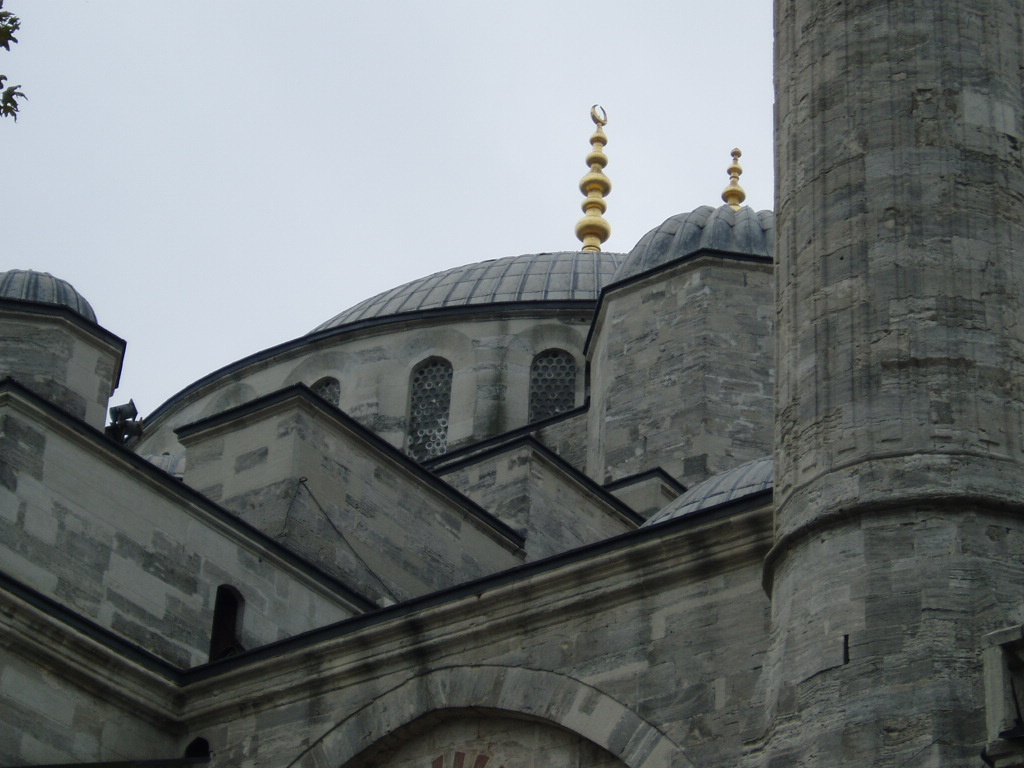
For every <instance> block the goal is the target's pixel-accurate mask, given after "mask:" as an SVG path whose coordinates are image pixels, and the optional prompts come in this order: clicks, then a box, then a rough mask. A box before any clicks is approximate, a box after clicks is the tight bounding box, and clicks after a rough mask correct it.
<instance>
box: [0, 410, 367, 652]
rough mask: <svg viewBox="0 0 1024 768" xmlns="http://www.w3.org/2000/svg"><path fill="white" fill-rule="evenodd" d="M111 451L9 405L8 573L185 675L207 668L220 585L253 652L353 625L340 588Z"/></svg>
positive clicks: (2, 492)
mask: <svg viewBox="0 0 1024 768" xmlns="http://www.w3.org/2000/svg"><path fill="white" fill-rule="evenodd" d="M105 443H106V440H105V438H103V437H101V436H99V435H92V434H88V433H84V432H77V431H74V430H69V429H67V428H66V427H63V426H61V424H60V422H59V421H54V420H51V419H50V418H49V417H48V416H47V414H46V412H45V410H38V409H36V408H34V407H32V405H31V404H30V403H28V402H27V401H24V400H21V399H19V398H17V397H16V395H14V394H13V393H6V394H0V446H2V449H0V561H2V562H3V564H4V571H5V573H7V574H8V575H10V576H11V577H13V578H14V579H16V580H18V581H20V582H22V583H23V584H25V585H26V586H29V587H31V588H32V589H34V590H36V591H38V592H40V593H42V594H44V595H46V596H48V597H50V598H52V599H54V600H56V601H57V602H59V603H61V604H63V605H65V606H67V607H68V608H70V609H72V610H75V611H78V612H79V613H81V615H82V616H84V617H86V618H87V619H90V620H91V621H94V622H96V623H98V624H100V625H101V626H104V627H107V628H108V629H111V630H113V631H114V632H116V633H117V634H119V635H121V636H122V637H124V638H125V639H127V640H129V641H131V642H133V643H136V644H138V645H139V646H141V647H142V648H144V649H146V650H147V651H149V652H151V653H153V654H155V655H157V656H159V657H161V658H163V659H166V660H167V661H169V662H171V663H172V664H175V665H177V666H180V667H190V666H193V665H195V664H200V663H203V662H205V661H206V660H207V655H208V651H209V642H210V636H209V632H210V627H211V621H212V616H213V607H214V598H215V594H216V590H217V587H218V586H219V585H221V584H225V583H226V584H231V585H233V586H235V587H236V588H237V589H238V590H239V591H240V592H241V593H242V596H243V597H244V599H245V608H244V618H243V623H242V627H241V641H242V644H243V645H244V646H245V647H254V646H258V645H262V644H264V643H268V642H271V641H273V640H277V639H280V638H282V637H287V636H290V635H293V634H297V633H299V632H303V631H305V630H308V629H312V628H313V627H318V626H322V625H324V624H327V623H330V622H332V621H337V620H338V619H341V618H344V617H346V616H351V615H352V614H353V612H354V610H353V608H352V607H351V606H350V605H349V604H347V602H346V600H345V599H344V598H342V597H341V596H338V595H335V594H333V592H332V590H333V589H334V588H333V587H331V586H328V584H326V583H317V581H316V577H315V576H307V575H304V574H303V573H301V572H299V571H297V570H295V569H294V567H290V566H287V565H286V564H285V563H283V562H281V561H280V560H279V559H278V558H276V557H275V556H273V555H271V554H270V553H268V552H265V551H264V550H263V548H262V547H261V545H260V544H259V543H258V542H257V541H254V540H252V539H250V538H247V536H246V535H245V534H244V533H241V532H238V531H232V529H231V527H230V526H226V525H224V524H221V523H218V522H217V519H216V518H215V517H212V516H211V515H210V513H208V512H204V511H203V509H202V508H201V507H197V506H195V505H194V504H190V503H189V502H187V501H185V500H184V499H183V498H182V497H181V496H179V495H175V490H176V488H177V487H178V481H176V480H174V479H173V478H170V477H166V478H151V477H150V476H149V475H148V474H147V473H145V472H139V471H138V470H136V469H135V468H133V467H132V466H131V464H130V462H129V461H128V460H127V459H126V457H123V456H120V455H118V454H117V453H114V452H112V451H111V449H110V448H109V447H105ZM156 474H158V473H157V472H156V470H153V475H156ZM311 572H312V569H311Z"/></svg>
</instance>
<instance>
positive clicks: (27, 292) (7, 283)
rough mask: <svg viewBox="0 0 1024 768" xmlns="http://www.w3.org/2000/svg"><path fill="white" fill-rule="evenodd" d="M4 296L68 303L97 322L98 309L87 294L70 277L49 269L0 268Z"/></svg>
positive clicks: (0, 289) (68, 306) (87, 318)
mask: <svg viewBox="0 0 1024 768" xmlns="http://www.w3.org/2000/svg"><path fill="white" fill-rule="evenodd" d="M0 299H17V300H18V301H34V302H36V303H39V304H55V305H57V306H60V307H67V308H68V309H70V310H72V311H73V312H76V313H77V314H79V315H81V316H82V317H84V318H85V319H86V320H89V321H91V322H93V323H95V322H96V313H95V312H94V311H93V309H92V305H91V304H89V302H88V301H86V300H85V297H84V296H83V295H82V294H80V293H79V292H78V291H76V290H75V288H74V286H73V285H71V283H69V282H68V281H67V280H61V279H60V278H59V277H54V276H53V275H51V274H50V273H49V272H36V271H35V270H32V269H9V270H7V271H6V272H0Z"/></svg>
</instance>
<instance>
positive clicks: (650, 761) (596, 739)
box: [288, 665, 693, 768]
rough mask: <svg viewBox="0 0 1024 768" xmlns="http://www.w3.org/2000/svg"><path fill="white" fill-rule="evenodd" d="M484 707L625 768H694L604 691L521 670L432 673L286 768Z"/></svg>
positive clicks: (335, 760)
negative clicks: (574, 737)
mask: <svg viewBox="0 0 1024 768" xmlns="http://www.w3.org/2000/svg"><path fill="white" fill-rule="evenodd" d="M470 708H474V709H487V710H492V711H495V712H504V713H506V714H509V715H519V716H526V717H529V718H532V719H537V720H542V721H547V722H549V723H552V724H554V725H558V726H561V727H562V728H565V729H566V730H568V731H572V732H573V733H576V734H578V735H579V736H582V737H583V738H585V739H587V740H588V741H591V742H593V743H594V744H597V745H598V746H599V747H602V748H603V749H605V750H607V751H608V752H609V753H611V754H612V755H614V756H615V757H617V758H619V759H620V760H621V761H622V762H623V763H625V764H626V765H627V766H629V768H692V767H693V763H692V762H690V760H689V759H687V758H686V756H685V754H684V753H683V750H682V748H681V747H680V746H679V745H678V744H676V743H675V742H673V741H672V740H671V739H670V738H669V737H668V736H666V735H665V734H664V733H662V732H661V731H660V730H658V729H657V728H656V727H655V726H653V725H652V724H651V723H649V722H648V721H646V720H644V719H643V718H642V717H640V716H639V715H637V714H636V713H635V712H633V711H632V710H631V709H629V708H628V707H626V706H625V705H624V704H622V703H621V702H619V701H618V700H616V699H614V698H612V697H611V696H609V695H608V694H606V693H603V692H602V691H600V690H598V689H597V688H594V687H593V686H590V685H587V684H586V683H583V682H581V681H579V680H576V679H575V678H572V677H568V676H567V675H562V674H557V673H554V672H548V671H544V670H537V669H524V668H522V667H504V666H494V665H479V666H476V665H471V666H458V667H446V668H442V669H434V670H431V671H429V672H426V673H425V674H422V675H418V676H416V677H414V678H411V679H409V680H406V681H405V682H403V683H400V684H399V685H397V686H396V687H394V688H392V689H391V690H389V691H386V692H384V693H380V694H378V695H377V696H375V697H374V698H373V700H372V701H370V702H369V703H367V704H366V705H365V706H364V707H362V708H361V709H359V710H357V711H355V712H353V713H351V714H350V715H348V716H347V717H345V718H344V719H342V720H341V721H339V722H338V723H336V724H335V725H334V726H332V727H331V728H330V729H329V730H328V731H327V732H326V733H324V735H323V736H321V737H320V738H319V739H317V740H316V741H315V742H314V743H313V744H311V745H310V746H309V747H308V748H307V749H306V750H304V751H303V753H302V754H300V755H298V756H297V757H296V758H295V759H294V760H293V761H292V762H291V763H289V764H288V768H322V767H323V766H334V767H336V768H341V766H344V765H345V764H346V763H347V762H348V761H349V760H351V759H352V758H354V757H356V756H357V755H359V754H360V753H362V752H363V751H364V750H366V749H368V748H369V747H371V746H373V745H374V744H376V743H377V742H379V741H380V740H381V739H384V738H386V737H387V736H388V735H389V734H391V733H393V732H394V731H396V730H398V729H399V728H402V727H403V726H405V725H407V724H409V723H412V722H413V721H415V720H417V719H419V718H422V717H424V716H426V715H428V714H430V713H431V712H436V711H438V710H445V709H449V710H451V709H470Z"/></svg>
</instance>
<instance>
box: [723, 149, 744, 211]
mask: <svg viewBox="0 0 1024 768" xmlns="http://www.w3.org/2000/svg"><path fill="white" fill-rule="evenodd" d="M742 154H743V153H742V152H740V151H739V150H738V149H734V150H733V151H732V165H730V166H729V168H728V170H727V171H726V173H728V174H729V186H728V187H726V188H725V191H724V192H723V193H722V199H723V200H724V201H725V202H726V204H727V205H728V206H729V207H730V208H732V209H733V210H734V211H738V210H739V209H740V204H741V203H742V202H743V201H744V200H746V199H747V193H746V192H744V191H743V187H741V186H740V174H741V173H743V167H742V166H741V165H740V156H741V155H742Z"/></svg>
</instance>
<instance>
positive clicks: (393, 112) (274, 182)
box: [0, 0, 772, 415]
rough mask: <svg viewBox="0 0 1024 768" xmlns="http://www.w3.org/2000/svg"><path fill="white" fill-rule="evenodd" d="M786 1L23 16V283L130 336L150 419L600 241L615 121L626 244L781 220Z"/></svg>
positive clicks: (186, 7) (18, 209)
mask: <svg viewBox="0 0 1024 768" xmlns="http://www.w3.org/2000/svg"><path fill="white" fill-rule="evenodd" d="M771 5H772V4H771V3H770V2H769V1H768V0H732V2H729V3H721V2H696V0H629V2H627V1H626V0H589V1H588V2H570V1H569V0H515V2H502V3H499V2H492V1H491V0H433V1H428V0H418V1H413V0H292V2H287V3H284V2H267V1H265V0H178V2H173V3H171V2H157V1H156V0H7V1H6V3H5V9H6V10H10V11H13V12H15V13H17V14H18V15H19V16H20V17H21V20H22V29H21V32H20V33H19V35H18V38H19V41H20V42H19V44H18V45H15V46H12V49H11V52H10V53H6V52H4V51H3V50H2V49H0V73H4V74H6V75H8V77H9V78H10V82H11V83H21V84H22V86H23V89H24V91H25V93H27V94H28V96H29V101H27V102H24V103H23V107H22V115H21V117H20V118H19V120H18V122H17V123H14V122H13V121H10V120H2V121H0V146H2V158H3V160H2V165H0V169H2V170H0V179H2V182H3V202H4V204H3V209H2V210H3V214H2V226H3V238H2V241H0V242H2V247H3V251H2V261H0V270H2V269H11V268H20V269H37V270H41V271H47V272H51V273H52V274H55V275H57V276H59V277H62V278H64V279H66V280H68V281H70V282H71V283H72V284H73V285H74V286H75V287H76V288H78V290H79V291H80V292H81V293H82V294H84V295H85V297H86V298H87V299H88V300H89V301H90V302H91V303H92V305H93V307H94V308H95V310H96V314H97V316H98V319H99V322H100V324H101V325H103V326H104V327H105V328H107V329H108V330H110V331H112V332H113V333H115V334H117V335H118V336H121V337H122V338H124V339H126V340H127V342H128V350H127V357H126V360H125V365H124V371H123V374H122V377H121V386H120V388H119V390H118V391H117V393H116V394H115V395H114V398H113V401H112V404H115V403H120V402H126V401H127V400H128V399H129V398H134V399H135V402H136V404H137V405H138V406H139V410H140V411H141V412H142V413H143V415H145V414H148V413H150V412H151V411H153V410H154V409H155V408H156V407H157V406H158V405H160V403H162V402H163V401H164V400H165V399H167V398H169V397H170V396H171V395H173V394H174V393H175V392H177V391H178V390H180V389H182V388H183V387H185V386H186V385H188V384H189V383H190V382H192V381H194V380H195V379H197V378H199V377H201V376H202V375H204V374H206V373H209V372H211V371H213V370H215V369H217V368H219V367H221V366H223V365H226V364H228V363H230V362H232V361H234V360H237V359H239V358H241V357H244V356H246V355H248V354H251V353H253V352H256V351H259V350H261V349H264V348H266V347H269V346H272V345H274V344H277V343H279V342H283V341H287V340H289V339H292V338H295V337H297V336H301V335H302V334H304V333H306V332H307V331H309V330H310V329H311V328H313V327H314V326H316V325H318V324H319V323H321V322H323V321H324V320H326V319H328V318H330V317H332V316H333V315H335V314H337V313H338V312H340V311H341V310H343V309H346V308H347V307H349V306H351V305H353V304H355V303H357V302H359V301H361V300H362V299H364V298H367V297H369V296H372V295H374V294H376V293H379V292H380V291H382V290H385V289H387V288H389V287H393V286H395V285H399V284H402V283H405V282H408V281H409V280H413V279H415V278H418V277H422V276H424V275H428V274H431V273H433V272H437V271H439V270H443V269H448V268H450V267H455V266H459V265H462V264H467V263H471V262H475V261H482V260H484V259H495V258H501V257H505V256H516V255H519V254H523V253H536V252H543V251H557V250H576V249H577V248H578V247H579V243H578V241H577V240H576V239H575V236H574V235H573V227H574V225H575V222H576V220H577V219H578V218H579V217H580V216H581V215H582V212H581V211H580V207H579V204H580V201H581V200H582V196H581V195H580V192H579V190H578V187H577V184H578V182H579V179H580V177H581V176H582V175H583V174H584V173H585V172H586V167H585V165H584V162H583V159H584V157H585V155H586V153H587V151H588V149H589V144H588V143H587V140H588V138H589V136H590V134H591V132H592V130H593V124H592V123H591V122H590V118H589V112H590V106H591V105H592V104H594V103H600V104H601V105H603V106H604V108H605V109H606V110H607V113H608V118H609V123H608V126H607V128H606V129H605V130H606V133H607V135H608V146H607V149H606V152H607V155H608V157H609V164H608V168H607V173H608V176H609V177H610V178H611V180H612V183H613V190H612V194H611V195H610V196H609V198H608V213H607V218H608V219H609V221H610V222H611V224H612V238H611V240H610V241H609V242H607V243H606V244H605V249H606V250H612V251H628V250H629V249H630V248H632V247H633V245H634V244H635V243H636V241H637V240H639V239H640V237H641V236H642V235H643V234H644V233H645V232H646V231H648V230H649V229H652V228H653V227H655V226H657V225H658V224H660V223H661V222H662V221H663V220H664V219H665V218H667V217H668V216H670V215H672V214H674V213H679V212H681V211H686V210H690V209H693V208H695V207H697V206H699V205H705V204H710V205H719V204H721V200H720V194H721V192H722V189H724V187H725V185H726V184H727V182H728V177H727V176H726V173H725V169H726V167H727V166H728V164H729V160H730V158H729V151H730V150H731V149H732V148H733V147H734V146H737V147H741V148H742V149H743V159H742V164H743V166H744V169H745V173H744V175H743V178H742V184H743V186H744V187H745V188H746V190H747V194H748V198H747V202H748V203H749V204H750V205H751V206H753V207H755V208H759V209H760V208H771V207H772V116H771V115H772V78H771V45H772V29H771Z"/></svg>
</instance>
